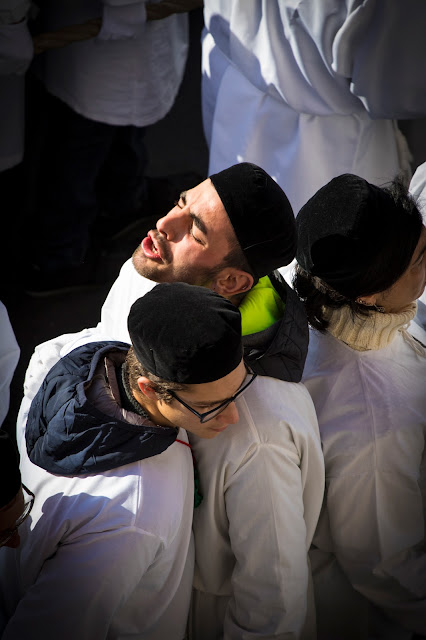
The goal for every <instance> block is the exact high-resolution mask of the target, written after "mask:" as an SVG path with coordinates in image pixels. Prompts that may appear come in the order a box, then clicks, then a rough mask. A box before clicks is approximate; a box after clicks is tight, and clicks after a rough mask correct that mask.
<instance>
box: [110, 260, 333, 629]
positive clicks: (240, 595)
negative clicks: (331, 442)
mask: <svg viewBox="0 0 426 640" xmlns="http://www.w3.org/2000/svg"><path fill="white" fill-rule="evenodd" d="M153 286H155V282H152V281H150V280H147V279H146V278H143V277H141V276H140V275H138V274H137V272H136V270H135V269H134V267H133V264H132V261H131V260H128V261H127V262H126V263H124V265H123V266H122V268H121V271H120V274H119V277H118V278H117V280H116V281H115V283H114V284H113V286H112V288H111V290H110V292H109V294H108V296H107V299H106V301H105V303H104V305H103V307H102V314H101V321H100V323H99V325H98V330H99V331H102V332H103V333H105V334H106V335H109V336H110V337H111V338H113V339H116V340H128V330H127V314H128V311H129V309H130V306H131V304H132V303H133V302H134V301H135V300H136V299H137V298H138V297H140V296H142V295H144V294H145V293H146V292H147V291H149V290H150V289H151V288H152V287H153ZM237 407H238V410H239V414H240V419H239V422H238V423H237V424H236V425H232V426H230V427H228V429H227V430H226V431H225V432H224V433H221V434H220V435H218V436H217V437H216V438H214V439H213V440H209V441H205V442H204V441H202V440H201V439H195V438H194V439H193V438H192V437H191V441H192V442H193V446H194V451H195V457H196V460H197V464H198V468H199V473H200V479H201V485H202V492H203V493H204V498H203V502H202V504H201V506H200V507H198V508H197V509H196V510H195V522H194V535H195V537H196V540H197V558H196V577H195V591H194V601H193V607H192V616H191V625H192V636H193V637H195V638H199V639H200V640H208V638H217V637H221V634H222V633H225V638H238V639H240V640H242V639H243V638H246V639H247V638H255V637H256V636H257V635H259V634H260V635H261V636H262V637H268V634H271V635H272V634H273V633H275V634H277V633H281V634H284V633H286V634H288V636H286V637H288V638H302V637H303V638H313V637H314V633H315V632H314V629H315V613H314V608H313V604H312V598H311V596H310V594H309V593H308V583H309V578H310V569H309V567H308V560H307V550H308V548H309V545H310V542H311V540H312V536H313V532H314V529H315V526H316V522H317V519H318V515H319V512H320V509H321V504H322V498H323V488H324V484H323V483H324V462H323V457H322V452H321V446H320V442H319V433H318V426H317V420H316V416H315V412H314V410H313V405H312V401H311V399H310V397H309V394H308V393H307V391H306V389H305V388H304V386H303V385H302V384H293V383H289V382H283V381H280V380H275V379H272V378H268V377H258V379H257V380H255V382H254V383H253V384H252V385H251V386H250V387H249V389H248V390H247V392H246V393H245V394H244V396H243V397H242V398H241V399H239V400H237ZM243 629H246V633H244V631H243Z"/></svg>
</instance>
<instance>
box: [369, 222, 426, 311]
mask: <svg viewBox="0 0 426 640" xmlns="http://www.w3.org/2000/svg"><path fill="white" fill-rule="evenodd" d="M425 252H426V227H425V226H423V229H422V232H421V234H420V239H419V241H418V243H417V246H416V248H415V250H414V253H413V257H412V258H411V262H410V264H409V265H408V268H407V269H406V271H405V272H404V273H403V274H402V276H401V277H400V278H399V279H398V280H397V281H396V282H395V284H394V285H392V287H389V289H386V291H383V292H382V293H379V294H377V296H376V304H377V305H380V306H382V307H383V308H384V310H385V312H386V313H398V312H400V311H401V310H402V309H404V308H405V307H407V305H409V304H410V303H412V302H414V301H415V300H417V298H420V296H421V295H422V293H423V291H424V289H425V285H426V258H425Z"/></svg>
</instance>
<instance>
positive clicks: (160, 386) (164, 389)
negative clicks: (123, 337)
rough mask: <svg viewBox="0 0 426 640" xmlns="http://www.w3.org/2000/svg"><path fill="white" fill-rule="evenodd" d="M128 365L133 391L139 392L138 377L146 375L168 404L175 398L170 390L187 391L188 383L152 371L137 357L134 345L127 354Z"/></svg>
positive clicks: (159, 395) (157, 392)
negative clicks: (166, 377) (160, 375)
mask: <svg viewBox="0 0 426 640" xmlns="http://www.w3.org/2000/svg"><path fill="white" fill-rule="evenodd" d="M126 367H127V373H128V384H129V387H130V389H131V390H132V391H136V392H139V387H138V382H137V381H138V378H140V377H141V376H145V377H146V378H148V380H149V381H150V382H151V386H152V388H153V389H154V391H155V393H156V394H157V396H158V397H159V398H160V399H161V400H162V401H163V402H165V403H166V404H170V403H171V402H172V400H173V396H172V395H171V394H170V391H185V389H187V388H188V386H187V385H186V384H181V383H179V382H169V381H168V380H163V379H162V378H159V377H158V376H156V375H155V374H153V373H151V372H150V371H148V370H147V369H145V367H144V366H143V365H142V364H141V363H140V362H139V360H138V359H137V357H136V355H135V352H134V350H133V347H130V349H129V351H128V352H127V356H126Z"/></svg>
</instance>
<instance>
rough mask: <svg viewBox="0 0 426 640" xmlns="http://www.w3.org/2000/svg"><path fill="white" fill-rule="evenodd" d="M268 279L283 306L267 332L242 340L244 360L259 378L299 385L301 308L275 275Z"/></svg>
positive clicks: (304, 325) (304, 337)
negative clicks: (276, 320)
mask: <svg viewBox="0 0 426 640" xmlns="http://www.w3.org/2000/svg"><path fill="white" fill-rule="evenodd" d="M269 279H270V280H271V283H272V286H273V287H274V289H275V290H276V291H277V292H278V293H279V295H280V297H281V299H282V301H283V302H284V303H285V310H284V315H283V317H282V318H281V319H280V320H279V321H278V322H275V323H274V324H273V325H271V326H270V327H268V329H265V330H264V331H259V332H258V333H253V334H250V335H247V336H243V346H244V359H245V360H246V362H247V363H248V364H249V365H250V366H251V367H252V369H253V371H255V372H256V373H258V374H260V375H263V376H270V377H271V378H278V379H279V380H284V381H285V382H300V380H301V379H302V373H303V368H304V366H305V360H306V355H307V353H308V344H309V329H308V321H307V319H306V312H305V308H304V306H303V303H302V302H301V300H300V299H299V298H298V296H297V294H296V292H295V291H294V290H293V289H292V288H291V287H289V285H288V284H287V282H286V281H285V280H284V278H283V277H282V276H281V274H280V273H279V271H274V272H273V273H270V274H269Z"/></svg>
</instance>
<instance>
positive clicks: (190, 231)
mask: <svg viewBox="0 0 426 640" xmlns="http://www.w3.org/2000/svg"><path fill="white" fill-rule="evenodd" d="M233 234H234V231H233V228H232V225H231V223H230V221H229V218H228V216H227V213H226V211H225V209H224V206H223V204H222V201H221V199H220V198H219V196H218V194H217V191H216V189H215V188H214V186H213V184H212V183H211V180H210V179H207V180H205V181H204V182H202V183H201V184H199V185H197V186H196V187H194V189H190V190H189V191H186V192H183V193H182V194H181V196H180V198H179V200H178V202H177V204H176V205H175V206H174V207H173V209H172V210H171V211H170V212H169V213H168V214H167V215H166V216H164V218H160V220H158V222H157V228H156V229H152V230H151V231H149V233H148V235H147V236H146V238H144V239H143V240H142V242H141V244H140V245H139V247H138V248H137V249H136V251H135V252H134V254H133V264H134V267H135V269H136V271H137V272H138V273H139V274H140V275H142V276H145V277H146V278H149V279H150V280H154V281H155V282H186V283H188V284H196V285H201V286H205V285H206V284H208V282H209V280H210V279H211V278H210V274H211V272H212V270H214V269H215V268H217V267H218V265H220V264H221V262H222V261H223V259H224V258H225V256H226V255H227V254H228V252H229V251H230V249H231V242H230V240H231V238H233V237H234V235H233Z"/></svg>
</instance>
